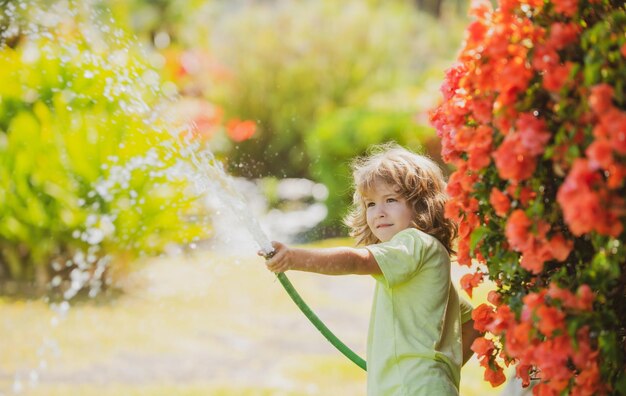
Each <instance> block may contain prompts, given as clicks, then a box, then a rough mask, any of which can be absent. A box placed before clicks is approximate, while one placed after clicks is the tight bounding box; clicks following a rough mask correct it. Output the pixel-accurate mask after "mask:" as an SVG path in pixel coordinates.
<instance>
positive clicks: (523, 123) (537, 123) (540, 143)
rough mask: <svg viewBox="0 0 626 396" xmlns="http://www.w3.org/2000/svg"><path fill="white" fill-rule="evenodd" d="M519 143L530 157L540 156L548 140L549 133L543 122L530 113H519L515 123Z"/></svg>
mask: <svg viewBox="0 0 626 396" xmlns="http://www.w3.org/2000/svg"><path fill="white" fill-rule="evenodd" d="M515 127H516V128H517V132H518V133H519V136H520V141H521V143H522V145H523V146H524V148H525V149H526V151H527V152H528V153H529V154H531V155H539V154H542V153H543V151H544V150H545V147H546V144H547V143H548V141H549V140H550V137H551V135H550V132H548V128H547V127H546V123H545V121H544V120H542V119H540V118H537V117H535V116H534V115H532V114H530V113H521V114H520V115H519V117H518V119H517V121H516V122H515Z"/></svg>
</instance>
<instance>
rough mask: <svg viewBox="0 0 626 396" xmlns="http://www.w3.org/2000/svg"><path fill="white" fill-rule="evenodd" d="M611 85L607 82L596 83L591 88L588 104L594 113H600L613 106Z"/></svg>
mask: <svg viewBox="0 0 626 396" xmlns="http://www.w3.org/2000/svg"><path fill="white" fill-rule="evenodd" d="M612 99H613V87H612V86H610V85H609V84H598V85H595V86H594V87H593V88H591V95H590V96H589V106H590V107H591V109H592V110H593V112H594V113H596V114H598V115H600V114H604V113H605V112H606V111H607V110H609V109H611V108H613V101H612Z"/></svg>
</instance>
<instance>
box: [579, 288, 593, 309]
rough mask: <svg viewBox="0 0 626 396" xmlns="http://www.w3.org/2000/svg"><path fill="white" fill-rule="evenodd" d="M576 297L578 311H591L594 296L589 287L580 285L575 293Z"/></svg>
mask: <svg viewBox="0 0 626 396" xmlns="http://www.w3.org/2000/svg"><path fill="white" fill-rule="evenodd" d="M576 295H577V297H578V304H577V305H578V309H580V310H582V311H591V310H592V309H593V300H594V298H595V296H594V295H593V291H591V288H590V287H589V285H581V286H580V287H579V288H578V291H577V292H576Z"/></svg>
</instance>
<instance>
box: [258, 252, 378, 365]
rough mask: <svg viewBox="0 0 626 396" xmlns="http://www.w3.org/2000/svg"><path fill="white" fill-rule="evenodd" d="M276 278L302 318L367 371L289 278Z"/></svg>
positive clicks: (268, 256)
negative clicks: (305, 300) (312, 308)
mask: <svg viewBox="0 0 626 396" xmlns="http://www.w3.org/2000/svg"><path fill="white" fill-rule="evenodd" d="M273 253H274V252H271V253H269V254H267V255H266V256H265V258H266V259H269V258H271V257H272V256H273V255H274V254H273ZM276 277H277V278H278V280H279V281H280V284H281V285H283V288H285V291H286V292H287V294H289V297H291V299H292V300H293V302H294V303H296V305H297V306H298V308H300V311H302V313H303V314H304V316H306V317H307V319H309V321H310V322H311V323H312V324H313V326H315V328H316V329H317V330H319V332H320V333H322V335H323V336H324V337H325V338H326V339H327V340H328V341H329V342H330V343H331V344H332V345H333V346H334V347H335V348H337V349H338V350H339V352H341V353H343V354H344V356H345V357H347V358H348V359H350V360H351V361H352V362H353V363H354V364H356V365H357V366H359V367H361V368H362V369H363V370H366V371H367V365H366V363H365V360H364V359H363V358H362V357H360V356H359V355H357V354H356V353H355V352H354V351H353V350H352V349H350V348H349V347H348V346H347V345H346V344H344V343H343V342H341V340H340V339H339V338H337V336H336V335H335V334H333V332H332V331H330V329H329V328H328V327H326V325H325V324H324V322H322V320H321V319H320V318H318V317H317V315H315V313H314V312H313V311H312V310H311V308H309V306H308V305H307V304H306V303H305V302H304V300H303V299H302V297H300V294H298V292H297V291H296V289H295V288H294V287H293V285H292V284H291V282H290V281H289V278H287V275H285V273H284V272H281V273H279V274H276Z"/></svg>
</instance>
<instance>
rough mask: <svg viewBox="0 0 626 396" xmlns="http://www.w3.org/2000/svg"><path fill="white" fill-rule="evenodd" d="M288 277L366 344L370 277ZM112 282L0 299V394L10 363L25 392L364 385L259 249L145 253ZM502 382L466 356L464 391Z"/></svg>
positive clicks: (274, 391)
mask: <svg viewBox="0 0 626 396" xmlns="http://www.w3.org/2000/svg"><path fill="white" fill-rule="evenodd" d="M331 243H332V242H331ZM289 277H290V279H291V280H292V282H293V283H294V285H295V286H296V288H297V289H298V291H299V292H300V293H301V294H302V296H303V298H304V299H305V300H306V301H307V303H309V304H310V305H311V306H312V308H313V309H314V310H315V311H316V313H317V314H318V315H319V316H320V317H321V318H322V320H324V321H325V322H326V324H327V325H328V326H329V327H330V328H331V329H333V331H335V333H336V334H337V335H338V336H339V337H340V338H341V339H342V340H343V341H344V342H345V343H346V344H348V345H349V346H351V347H352V348H353V349H354V350H355V351H356V352H357V353H358V354H360V355H362V356H363V355H364V352H365V339H366V333H367V324H368V315H369V309H370V303H371V294H372V291H373V281H372V280H371V278H369V277H359V276H347V277H325V276H319V275H314V274H302V273H290V274H289ZM120 286H121V287H122V288H123V289H124V290H125V292H124V293H122V294H121V295H118V296H116V297H111V298H106V299H105V298H100V299H98V300H97V301H96V302H76V303H74V304H73V306H72V307H71V309H70V310H69V311H68V312H67V314H66V315H65V317H64V318H63V317H62V315H61V314H57V313H55V312H54V311H53V310H51V309H50V307H49V306H48V305H47V304H46V303H44V302H43V301H41V300H37V301H24V300H9V299H4V300H0V317H1V318H2V320H0V332H1V334H2V335H3V336H2V337H0V350H1V351H2V354H1V355H0V394H2V393H3V392H6V393H9V392H10V391H11V389H12V387H13V386H14V381H13V379H14V374H15V373H17V374H18V376H19V378H20V385H21V388H22V390H23V391H22V394H24V395H37V396H39V395H42V396H43V395H47V396H56V395H59V396H61V395H63V396H66V395H84V396H91V395H102V396H105V395H106V396H108V395H111V396H113V395H133V396H134V395H146V396H147V395H149V396H161V395H163V396H165V395H168V396H170V395H180V396H188V395H189V396H192V395H346V396H349V395H363V394H365V373H364V372H363V371H362V370H361V369H360V368H358V367H357V366H355V365H354V364H353V363H352V362H350V361H348V360H347V359H346V358H344V357H343V356H342V355H340V354H339V353H338V352H337V351H336V350H335V349H334V348H333V347H332V346H331V345H330V344H328V342H327V341H326V340H325V339H324V338H323V337H322V336H321V335H320V334H319V333H318V332H317V330H315V328H313V326H312V325H311V324H310V323H309V322H308V321H307V320H306V318H305V317H304V316H303V315H302V314H301V313H300V312H299V311H298V309H297V307H296V306H295V305H294V304H293V303H292V302H291V300H290V299H289V297H288V296H287V294H286V293H285V292H284V291H283V289H282V287H281V285H280V283H279V282H278V281H277V280H276V279H275V277H274V276H273V275H272V274H271V273H269V272H268V271H267V270H265V268H264V266H263V262H262V259H260V258H257V257H255V256H251V255H248V256H233V255H227V254H218V253H215V252H198V253H196V254H193V255H190V256H185V257H177V258H167V259H166V258H159V259H152V260H149V261H146V262H144V263H142V264H141V267H140V268H139V270H138V271H136V272H135V273H133V274H132V275H131V276H130V277H129V278H128V279H127V280H126V281H125V282H123V283H122V284H121V285H120ZM485 293H486V290H485V289H479V290H477V295H478V297H475V300H474V303H477V301H479V300H480V299H483V298H484V295H485ZM38 367H39V368H38ZM35 368H38V369H37V370H34V371H33V369H35ZM500 392H501V390H493V389H491V387H490V386H489V385H488V384H487V383H485V382H484V381H483V380H482V370H481V368H480V367H479V366H478V364H477V361H476V359H472V360H471V361H470V362H469V363H468V364H467V365H466V366H465V367H464V368H463V372H462V391H461V395H464V396H473V395H481V396H488V395H497V394H499V393H500Z"/></svg>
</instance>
